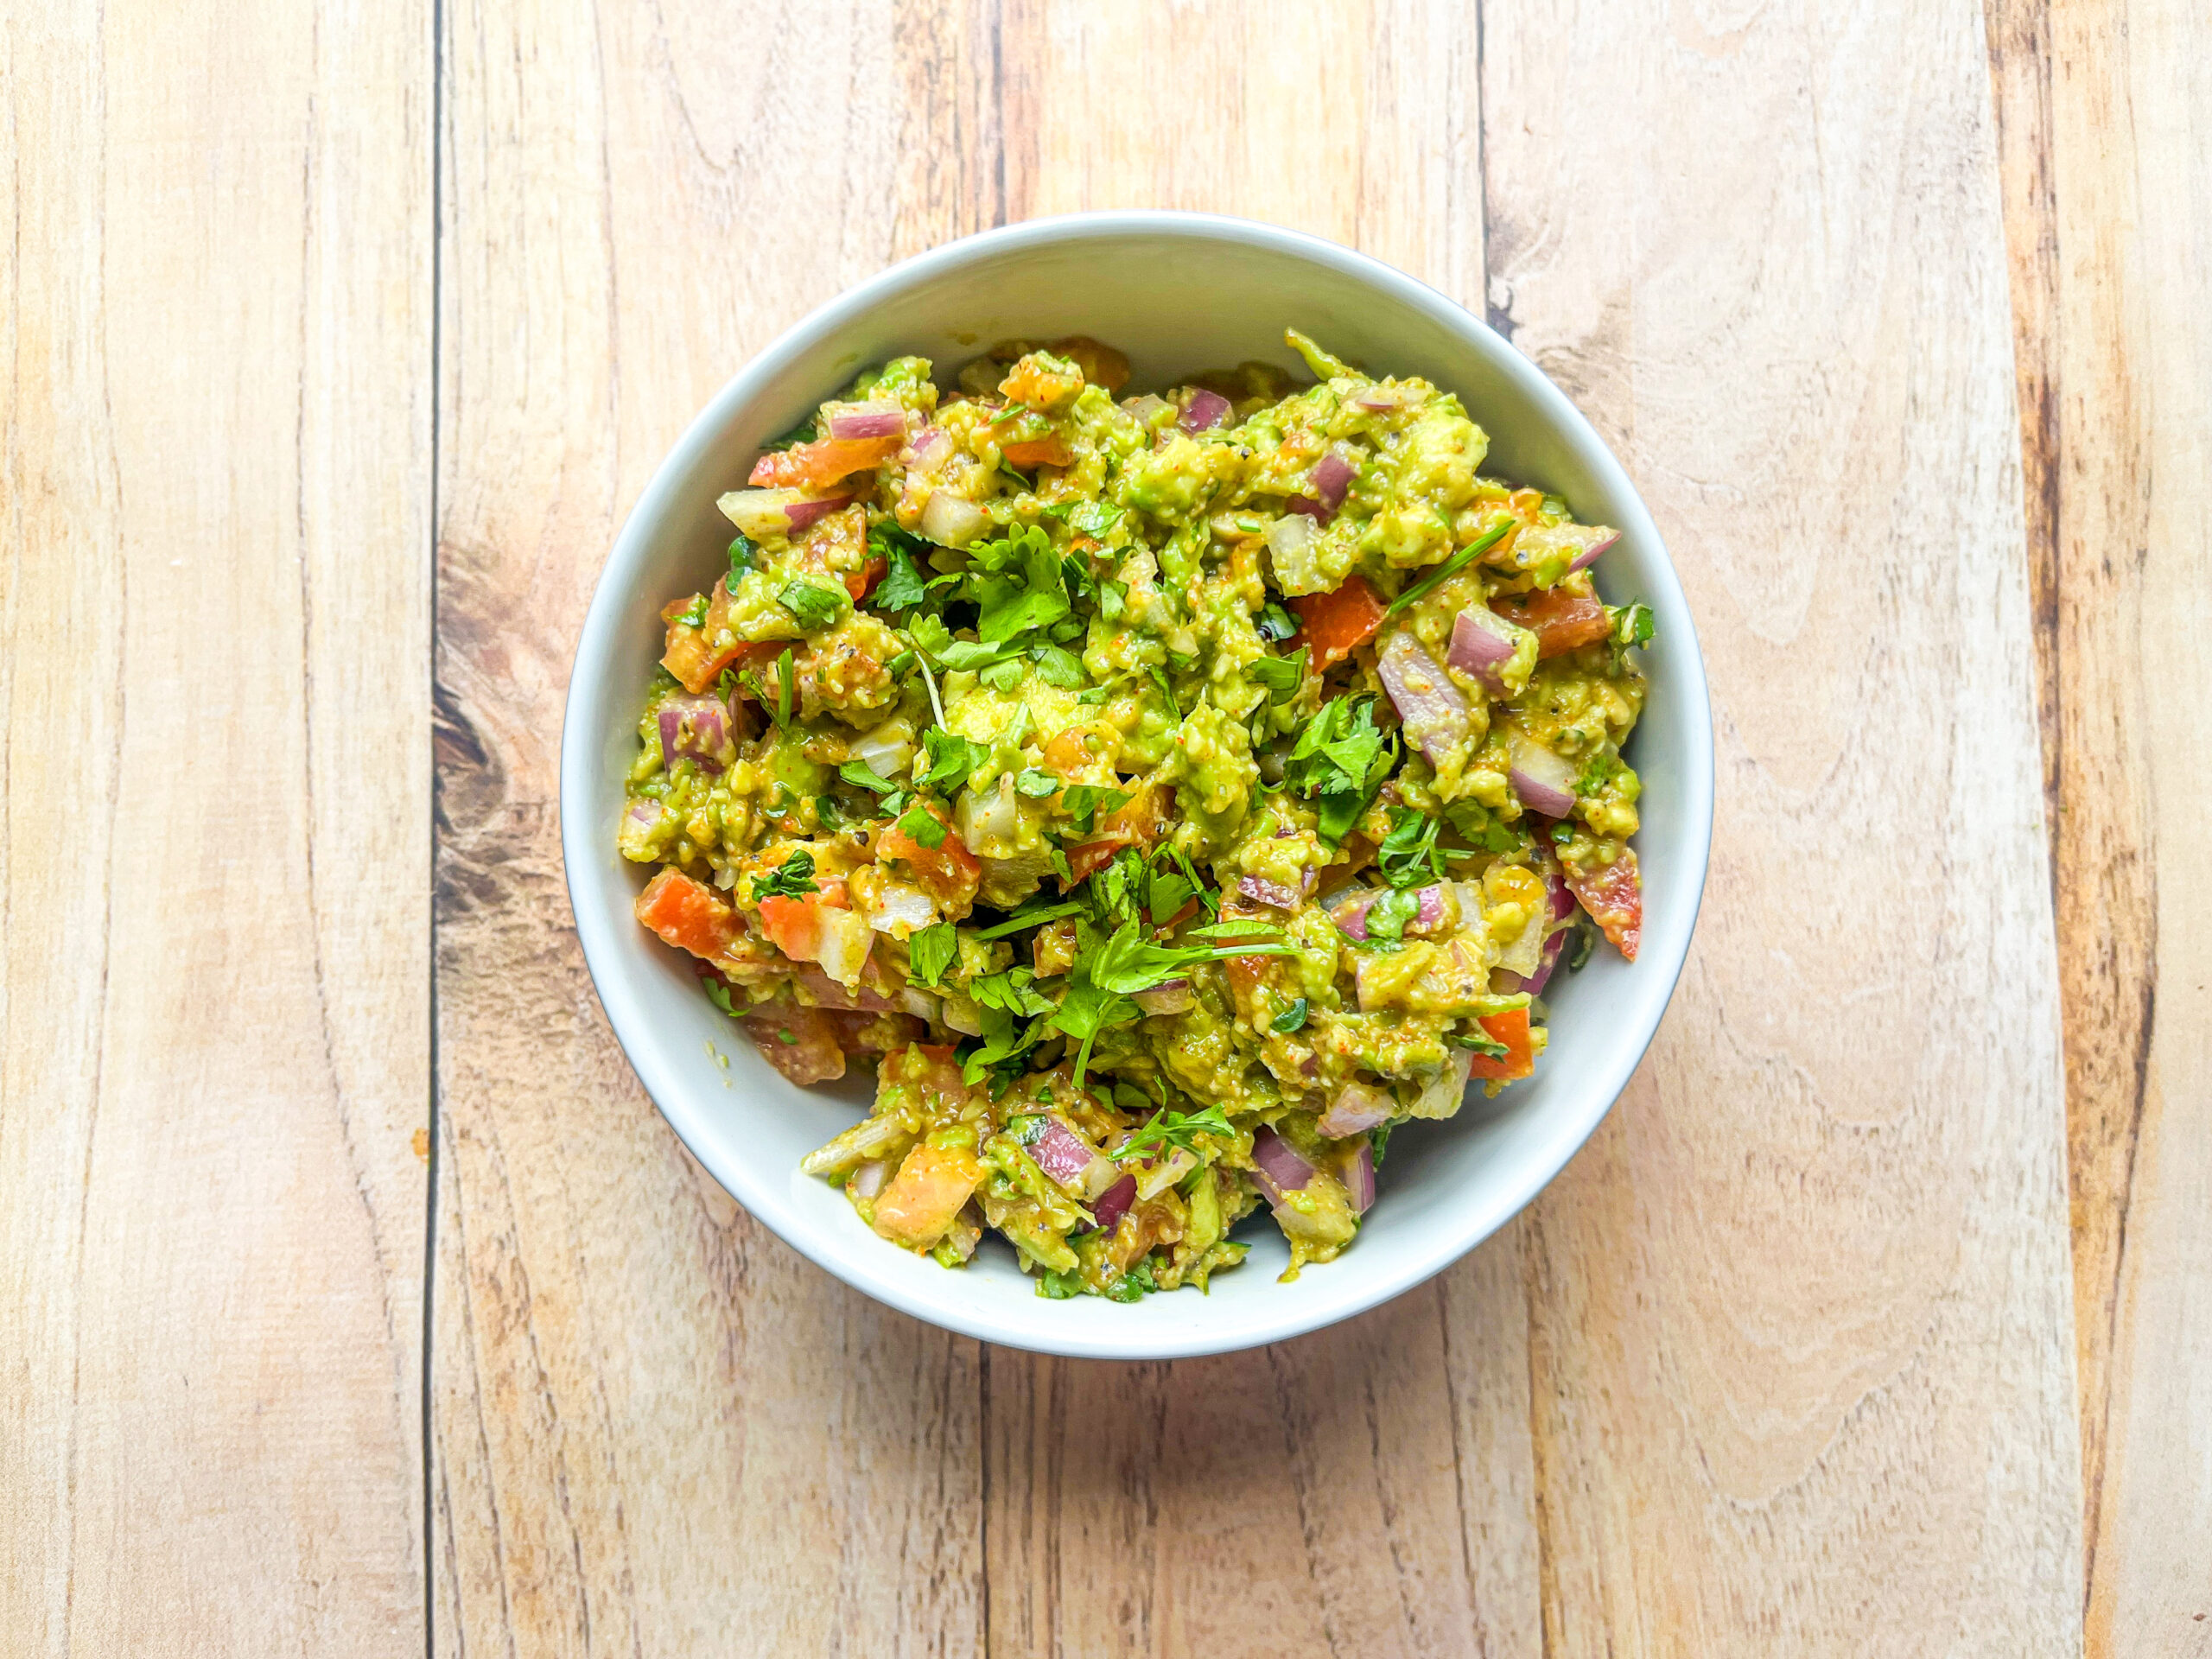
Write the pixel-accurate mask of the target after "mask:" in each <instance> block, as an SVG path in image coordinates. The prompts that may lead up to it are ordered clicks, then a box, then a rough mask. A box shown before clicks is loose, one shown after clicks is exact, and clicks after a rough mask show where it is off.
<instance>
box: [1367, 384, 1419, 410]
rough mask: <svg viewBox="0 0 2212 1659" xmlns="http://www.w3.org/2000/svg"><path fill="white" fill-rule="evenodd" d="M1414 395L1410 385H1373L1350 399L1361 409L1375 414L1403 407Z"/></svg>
mask: <svg viewBox="0 0 2212 1659" xmlns="http://www.w3.org/2000/svg"><path fill="white" fill-rule="evenodd" d="M1412 397H1414V389H1413V388H1412V387H1411V386H1383V385H1373V386H1370V387H1368V389H1367V390H1366V391H1363V392H1361V393H1360V394H1359V396H1358V397H1355V398H1353V399H1352V402H1354V403H1355V404H1358V405H1359V406H1360V407H1361V408H1362V409H1364V410H1369V411H1370V412H1371V413H1374V414H1376V415H1387V414H1389V412H1390V411H1391V410H1394V409H1403V408H1404V407H1405V406H1406V404H1407V403H1408V401H1410V400H1411V399H1412Z"/></svg>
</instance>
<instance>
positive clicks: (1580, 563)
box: [1562, 524, 1621, 575]
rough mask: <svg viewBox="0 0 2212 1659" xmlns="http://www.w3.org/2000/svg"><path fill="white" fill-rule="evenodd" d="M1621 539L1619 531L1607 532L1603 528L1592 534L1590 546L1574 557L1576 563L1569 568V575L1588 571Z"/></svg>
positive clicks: (1579, 526)
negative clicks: (1599, 557)
mask: <svg viewBox="0 0 2212 1659" xmlns="http://www.w3.org/2000/svg"><path fill="white" fill-rule="evenodd" d="M1562 528H1564V526H1562ZM1575 528H1576V529H1577V530H1580V529H1582V528H1584V526H1582V525H1580V524H1577V525H1576V526H1575ZM1620 538H1621V533H1620V531H1618V530H1606V529H1605V528H1604V527H1603V526H1599V527H1598V528H1597V529H1596V530H1595V531H1592V537H1591V540H1590V544H1589V545H1588V546H1586V547H1585V548H1584V549H1583V550H1581V551H1580V553H1578V554H1576V555H1575V556H1574V563H1572V564H1570V565H1568V566H1567V571H1568V573H1569V574H1570V575H1572V574H1573V572H1575V571H1577V570H1587V569H1589V568H1590V567H1591V566H1592V565H1593V564H1595V563H1598V556H1599V554H1600V553H1603V552H1604V551H1605V550H1606V549H1607V548H1609V547H1611V545H1612V544H1613V543H1615V542H1618V540H1620Z"/></svg>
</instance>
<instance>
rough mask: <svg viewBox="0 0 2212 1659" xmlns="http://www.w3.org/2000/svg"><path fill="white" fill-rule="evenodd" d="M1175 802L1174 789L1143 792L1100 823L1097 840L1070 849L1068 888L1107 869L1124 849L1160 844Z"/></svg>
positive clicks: (1124, 803) (1100, 820) (1113, 811)
mask: <svg viewBox="0 0 2212 1659" xmlns="http://www.w3.org/2000/svg"><path fill="white" fill-rule="evenodd" d="M1174 798H1175V792H1174V791H1173V790H1172V789H1163V790H1150V789H1147V790H1140V791H1138V792H1137V793H1136V794H1135V795H1134V796H1132V797H1131V798H1129V799H1128V800H1127V801H1125V802H1123V803H1122V804H1121V805H1120V806H1117V807H1116V808H1115V809H1114V810H1112V811H1111V812H1109V813H1108V814H1107V815H1106V816H1105V817H1103V818H1101V819H1099V821H1098V825H1097V829H1098V834H1097V836H1096V837H1095V838H1094V839H1092V840H1090V841H1086V842H1083V843H1081V844H1080V845H1079V846H1075V847H1071V848H1069V849H1068V880H1067V885H1068V886H1069V887H1074V886H1076V885H1077V883H1078V882H1080V881H1082V880H1084V879H1085V878H1086V877H1088V876H1090V874H1092V873H1093V872H1094V871H1096V870H1100V869H1103V868H1105V867H1106V866H1107V865H1108V864H1110V863H1111V862H1113V860H1114V855H1116V853H1118V852H1120V851H1121V850H1122V848H1124V847H1137V846H1143V847H1149V846H1151V845H1152V843H1153V842H1155V841H1158V840H1159V839H1160V835H1161V833H1162V832H1163V831H1164V830H1165V829H1166V827H1167V817H1168V814H1169V813H1170V812H1172V811H1173V810H1174V806H1173V802H1174Z"/></svg>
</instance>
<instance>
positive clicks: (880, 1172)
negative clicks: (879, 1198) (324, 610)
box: [849, 1162, 891, 1198]
mask: <svg viewBox="0 0 2212 1659" xmlns="http://www.w3.org/2000/svg"><path fill="white" fill-rule="evenodd" d="M889 1179H891V1166H890V1165H889V1164H887V1163H881V1162H878V1163H873V1164H862V1165H861V1166H860V1167H859V1168H858V1169H856V1170H855V1171H854V1172H853V1179H852V1180H851V1181H850V1182H849V1186H850V1188H851V1190H852V1191H853V1192H857V1193H858V1194H860V1196H861V1197H862V1198H874V1197H875V1196H876V1194H878V1193H879V1192H882V1191H883V1187H884V1183H885V1182H887V1181H888V1180H889Z"/></svg>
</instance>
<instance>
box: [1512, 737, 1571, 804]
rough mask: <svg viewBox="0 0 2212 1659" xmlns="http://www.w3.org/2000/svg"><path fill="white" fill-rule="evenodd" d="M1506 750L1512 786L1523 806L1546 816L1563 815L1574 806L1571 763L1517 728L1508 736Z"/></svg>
mask: <svg viewBox="0 0 2212 1659" xmlns="http://www.w3.org/2000/svg"><path fill="white" fill-rule="evenodd" d="M1509 753H1510V755H1511V757H1512V771H1511V773H1510V776H1511V778H1512V779H1513V790H1514V792H1515V793H1516V794H1517V795H1518V796H1520V798H1521V804H1522V806H1524V807H1526V808H1528V810H1529V811H1531V812H1535V813H1540V814H1541V815H1542V816H1543V817H1548V818H1563V817H1566V816H1567V814H1568V813H1570V812H1572V811H1573V810H1574V768H1573V766H1571V765H1570V764H1568V763H1567V761H1565V760H1560V757H1559V756H1557V755H1556V754H1554V753H1552V752H1551V751H1550V750H1549V749H1548V748H1546V747H1543V745H1542V744H1541V743H1533V742H1531V741H1529V739H1527V738H1525V737H1523V736H1522V735H1521V734H1519V733H1518V732H1516V733H1514V734H1513V735H1512V737H1511V739H1510V742H1509Z"/></svg>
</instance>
